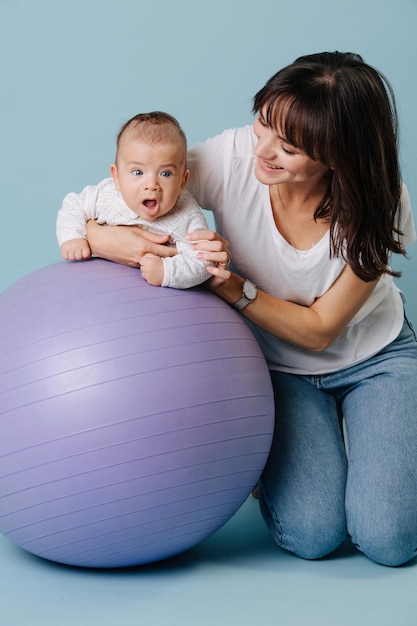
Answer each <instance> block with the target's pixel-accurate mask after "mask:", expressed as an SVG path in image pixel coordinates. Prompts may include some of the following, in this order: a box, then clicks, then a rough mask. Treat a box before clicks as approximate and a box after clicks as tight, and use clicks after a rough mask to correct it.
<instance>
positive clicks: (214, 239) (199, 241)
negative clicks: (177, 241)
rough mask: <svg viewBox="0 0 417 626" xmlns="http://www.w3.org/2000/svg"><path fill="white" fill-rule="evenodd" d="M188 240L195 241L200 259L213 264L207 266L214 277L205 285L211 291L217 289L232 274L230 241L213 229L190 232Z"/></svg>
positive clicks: (195, 247)
mask: <svg viewBox="0 0 417 626" xmlns="http://www.w3.org/2000/svg"><path fill="white" fill-rule="evenodd" d="M187 240H188V241H190V242H193V250H195V251H196V252H197V257H198V258H199V259H201V260H203V261H209V262H210V263H211V264H212V265H208V266H207V271H208V272H209V274H211V275H212V278H211V280H209V281H208V282H207V283H205V286H206V287H208V288H209V289H210V290H211V291H216V288H217V287H219V286H220V285H222V284H223V283H224V282H225V281H227V280H228V279H229V278H230V277H231V275H232V273H231V271H230V270H229V264H230V260H231V258H232V255H231V252H230V245H229V242H228V241H227V240H226V239H224V237H221V235H219V234H218V233H216V232H214V231H212V230H195V231H194V232H192V233H188V235H187Z"/></svg>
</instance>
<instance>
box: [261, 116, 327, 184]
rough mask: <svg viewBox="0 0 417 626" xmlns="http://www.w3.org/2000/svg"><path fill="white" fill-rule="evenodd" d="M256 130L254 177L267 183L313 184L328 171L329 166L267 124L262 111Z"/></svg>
mask: <svg viewBox="0 0 417 626" xmlns="http://www.w3.org/2000/svg"><path fill="white" fill-rule="evenodd" d="M253 130H254V132H255V135H256V137H257V140H258V141H257V143H256V147H255V156H256V163H255V176H256V178H257V179H258V180H259V182H261V183H263V184H264V185H270V186H271V185H277V184H280V183H305V182H311V183H314V181H315V180H316V181H317V182H319V181H321V179H322V178H323V177H324V176H325V175H326V174H327V173H328V171H329V167H328V166H327V165H324V163H321V162H320V161H315V160H314V159H312V158H311V157H309V156H308V155H307V154H305V152H303V151H302V150H300V149H299V148H295V147H294V146H291V145H290V144H289V143H287V142H286V141H285V139H284V137H283V136H281V134H280V132H279V131H277V130H274V129H273V128H270V127H269V126H267V124H266V122H265V117H264V116H263V115H262V111H261V112H260V113H259V114H258V115H257V117H256V119H255V122H254V125H253Z"/></svg>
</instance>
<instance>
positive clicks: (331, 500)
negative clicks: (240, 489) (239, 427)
mask: <svg viewBox="0 0 417 626" xmlns="http://www.w3.org/2000/svg"><path fill="white" fill-rule="evenodd" d="M271 378H272V382H273V387H274V392H275V402H276V419H275V421H276V424H275V434H274V439H273V443H272V449H271V453H270V455H269V458H268V461H267V464H266V467H265V470H264V472H263V474H262V477H261V480H260V485H259V500H260V506H261V511H262V514H263V517H264V519H265V521H266V523H267V525H268V527H269V529H270V531H271V532H272V535H273V537H274V539H275V541H276V542H277V543H278V545H280V546H281V547H283V548H285V549H287V550H290V551H292V552H294V553H295V554H297V555H299V556H301V557H303V558H306V559H315V558H320V557H322V556H325V555H326V554H330V553H331V552H332V551H333V550H335V549H336V548H337V547H338V546H339V545H340V543H341V542H342V541H343V540H345V539H346V537H350V538H351V539H352V541H353V542H354V544H355V545H356V546H357V547H358V548H359V550H361V551H362V552H364V553H365V554H366V555H367V556H368V557H370V558H371V559H373V560H374V561H376V562H378V563H382V564H384V565H400V564H402V563H405V562H407V561H409V560H410V559H412V558H413V557H414V556H416V554H417V342H416V336H415V334H414V332H413V330H412V328H411V327H410V325H409V324H408V322H407V320H405V322H404V326H403V328H402V331H401V333H400V334H399V336H398V337H397V339H396V340H395V341H393V342H392V343H391V344H389V345H388V346H387V347H386V348H384V349H383V350H381V352H379V353H378V354H376V355H375V356H373V357H371V358H370V359H368V360H367V361H365V362H363V363H359V364H357V365H354V366H352V367H350V368H347V369H344V370H342V371H339V372H335V373H332V374H327V375H323V376H300V375H294V374H286V373H282V372H276V371H272V372H271ZM343 421H344V428H342V422H343ZM344 434H345V436H346V441H345V440H344V439H345V438H344Z"/></svg>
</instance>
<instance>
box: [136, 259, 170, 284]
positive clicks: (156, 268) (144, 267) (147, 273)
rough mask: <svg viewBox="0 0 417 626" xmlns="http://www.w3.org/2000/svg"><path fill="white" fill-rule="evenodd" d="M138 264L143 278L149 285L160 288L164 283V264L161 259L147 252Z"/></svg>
mask: <svg viewBox="0 0 417 626" xmlns="http://www.w3.org/2000/svg"><path fill="white" fill-rule="evenodd" d="M139 263H140V270H141V272H142V276H143V278H144V279H145V280H146V281H147V282H148V283H149V284H150V285H155V286H156V287H160V286H161V285H162V283H163V281H164V263H163V261H162V259H161V257H159V256H156V254H152V253H151V252H148V253H147V254H145V255H144V256H143V257H142V258H141V260H140V262H139Z"/></svg>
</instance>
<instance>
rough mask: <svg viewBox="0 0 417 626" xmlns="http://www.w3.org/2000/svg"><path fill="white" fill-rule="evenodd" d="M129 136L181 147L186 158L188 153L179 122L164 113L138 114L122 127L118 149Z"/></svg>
mask: <svg viewBox="0 0 417 626" xmlns="http://www.w3.org/2000/svg"><path fill="white" fill-rule="evenodd" d="M127 134H129V135H131V136H132V138H134V139H137V140H140V141H145V142H146V143H151V144H161V143H175V144H178V145H179V146H181V148H182V149H183V151H184V156H185V155H186V152H187V139H186V136H185V133H184V131H183V130H182V128H181V126H180V124H179V123H178V121H177V120H176V119H175V117H173V116H172V115H169V113H165V112H164V111H151V112H150V113H138V114H137V115H135V116H134V117H132V118H131V119H130V120H128V121H127V122H126V123H125V124H123V126H122V127H121V129H120V131H119V134H118V136H117V149H119V146H120V142H121V140H122V138H123V137H125V136H126V135H127Z"/></svg>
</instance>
